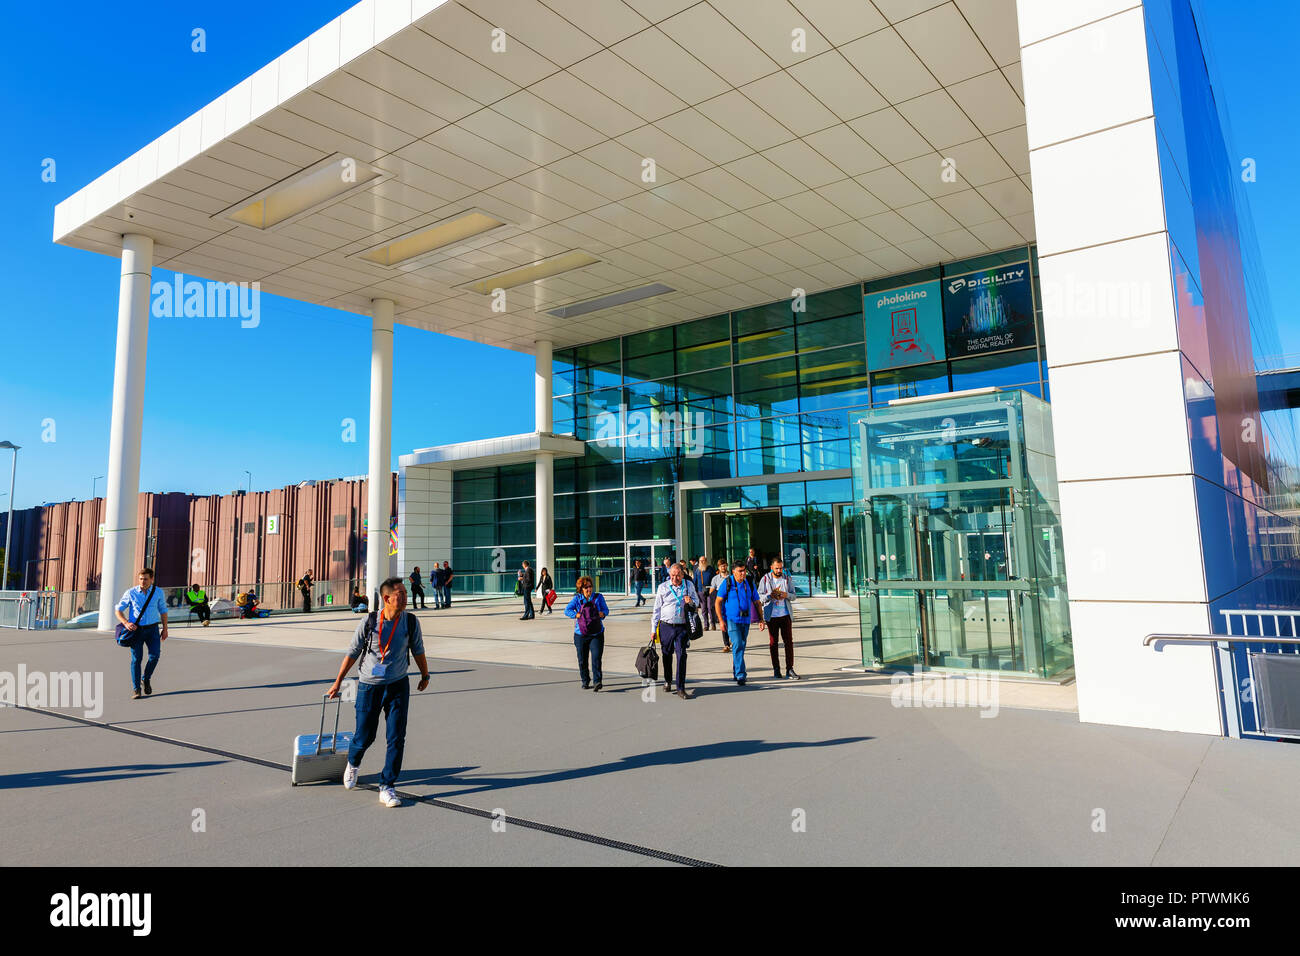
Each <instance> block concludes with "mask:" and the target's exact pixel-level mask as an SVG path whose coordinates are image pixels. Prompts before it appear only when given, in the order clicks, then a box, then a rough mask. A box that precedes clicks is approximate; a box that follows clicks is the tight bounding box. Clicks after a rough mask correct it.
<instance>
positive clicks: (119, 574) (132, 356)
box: [99, 234, 153, 631]
mask: <svg viewBox="0 0 1300 956" xmlns="http://www.w3.org/2000/svg"><path fill="white" fill-rule="evenodd" d="M152 274H153V240H152V239H150V238H149V237H148V236H139V235H135V234H128V235H125V236H123V237H122V275H121V280H120V283H119V285H118V293H117V358H116V359H115V361H114V364H113V417H112V419H111V425H110V428H109V435H108V488H107V491H105V493H104V564H103V567H102V568H101V569H100V577H99V629H100V630H101V631H111V630H112V629H113V628H114V627H115V626H116V625H117V618H116V616H115V615H114V614H113V608H114V607H115V606H116V605H117V600H118V598H120V597H121V596H122V592H123V591H125V590H126V589H127V588H129V587H130V586H131V585H132V584H134V583H135V572H136V571H138V570H139V569H138V568H136V567H134V564H135V532H136V526H135V523H136V515H137V511H138V504H137V502H138V499H139V493H140V432H141V421H142V419H143V416H144V369H145V352H146V350H147V348H148V346H149V293H150V286H151V278H152Z"/></svg>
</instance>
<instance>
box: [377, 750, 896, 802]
mask: <svg viewBox="0 0 1300 956" xmlns="http://www.w3.org/2000/svg"><path fill="white" fill-rule="evenodd" d="M874 739H875V738H874V737H836V738H835V739H833V740H809V741H788V742H784V743H768V742H767V741H765V740H727V741H722V742H719V743H713V744H700V745H697V746H692V747H677V748H675V749H673V750H657V751H654V752H651V753H644V754H635V755H633V756H630V757H620V758H619V759H618V760H612V761H609V762H607V763H601V764H594V765H593V766H590V767H576V768H574V769H572V770H554V771H550V772H548V773H539V774H533V775H531V776H518V777H470V778H468V779H460V775H459V774H451V775H445V774H444V771H441V770H412V771H405V772H404V777H405V776H407V775H408V774H409V775H410V777H412V778H418V779H420V780H423V779H424V778H427V777H430V776H433V775H435V774H444V775H443V776H441V777H440V778H439V779H438V780H437V781H436V782H438V783H443V784H452V783H460V784H462V785H463V788H462V789H458V790H450V791H445V792H442V793H439V794H437V796H438V797H455V796H465V795H468V794H472V793H484V792H488V791H492V790H504V789H508V788H510V787H527V786H532V785H534V784H543V783H560V782H563V781H566V780H583V779H585V778H587V777H598V776H602V775H603V774H607V773H618V772H620V771H623V770H637V769H640V768H643V767H672V766H678V765H681V764H692V763H698V762H700V761H702V760H724V759H726V758H728V757H752V756H755V755H758V754H766V753H775V752H776V751H779V750H796V749H802V748H805V747H839V746H843V745H845V744H854V743H864V742H866V741H868V740H874ZM413 782H416V781H415V779H404V780H403V781H402V784H403V786H406V785H409V784H410V783H413Z"/></svg>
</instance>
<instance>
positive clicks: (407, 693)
mask: <svg viewBox="0 0 1300 956" xmlns="http://www.w3.org/2000/svg"><path fill="white" fill-rule="evenodd" d="M379 598H380V600H381V601H383V608H382V609H381V610H379V611H376V612H372V613H370V614H367V615H366V618H365V620H363V621H362V622H361V623H360V624H359V625H357V631H356V633H355V634H353V635H352V643H351V644H350V645H349V646H348V650H347V654H346V656H345V657H344V658H343V664H342V666H341V667H339V674H338V676H337V677H336V678H334V683H333V684H331V685H330V689H329V696H330V698H331V699H333V698H335V697H337V696H338V695H339V688H340V687H341V686H342V684H343V678H344V677H346V676H347V673H348V671H349V670H351V669H352V665H353V663H355V662H356V661H357V660H360V661H361V667H360V669H359V670H358V681H357V704H356V706H357V729H356V732H355V733H354V734H353V735H352V746H351V748H349V750H348V765H347V767H346V768H345V769H344V771H343V786H344V787H346V788H347V789H348V790H351V789H352V788H353V787H355V786H356V785H357V771H358V769H359V768H360V766H361V758H362V757H364V756H365V754H366V748H368V747H369V746H370V745H371V744H372V743H374V742H375V734H376V732H377V731H378V729H379V714H380V711H383V714H384V717H385V718H386V719H387V724H386V726H385V737H386V739H387V742H388V753H387V756H386V758H385V760H384V770H383V773H381V774H380V776H379V802H380V803H382V804H383V805H384V806H386V807H397V806H401V804H402V801H401V800H400V799H398V796H397V793H396V792H395V791H394V790H393V784H395V783H397V776H398V774H400V773H401V772H402V754H403V753H404V752H405V750H406V712H407V709H408V706H409V703H410V699H411V682H410V680H409V679H408V678H407V676H406V668H407V652H408V649H409V652H410V654H411V656H412V657H414V658H415V663H416V664H417V665H418V666H419V668H420V683H419V685H418V686H417V688H416V689H417V690H424V689H425V688H426V687H428V686H429V664H428V662H427V661H426V660H425V658H424V639H423V638H422V637H421V635H420V622H419V620H417V619H416V617H415V615H414V614H408V613H406V587H405V585H403V584H402V579H401V578H389V579H388V580H386V581H385V582H384V583H383V584H381V585H380V586H379Z"/></svg>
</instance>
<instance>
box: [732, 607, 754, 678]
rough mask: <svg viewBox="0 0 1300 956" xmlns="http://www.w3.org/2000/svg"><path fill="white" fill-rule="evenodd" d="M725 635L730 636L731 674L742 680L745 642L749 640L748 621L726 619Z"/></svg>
mask: <svg viewBox="0 0 1300 956" xmlns="http://www.w3.org/2000/svg"><path fill="white" fill-rule="evenodd" d="M727 636H728V637H730V638H731V674H732V676H733V677H735V678H736V680H744V679H745V678H746V677H748V676H749V675H748V674H746V673H745V642H746V641H748V640H749V622H748V621H727Z"/></svg>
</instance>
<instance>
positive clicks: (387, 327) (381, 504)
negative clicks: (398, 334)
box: [366, 299, 393, 607]
mask: <svg viewBox="0 0 1300 956" xmlns="http://www.w3.org/2000/svg"><path fill="white" fill-rule="evenodd" d="M371 306H372V313H373V316H374V318H373V320H372V323H371V330H370V468H369V469H368V479H367V489H368V492H369V494H368V496H367V501H366V520H367V523H368V529H367V532H366V594H367V595H369V596H370V599H371V600H372V601H374V599H375V595H376V594H377V593H378V591H379V585H380V584H381V583H382V582H383V580H384V578H386V577H388V567H389V560H388V519H389V515H390V514H391V512H392V510H393V503H392V497H391V495H392V483H393V477H392V475H393V459H392V443H393V300H392V299H372V300H371ZM371 607H378V604H372V605H371Z"/></svg>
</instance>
